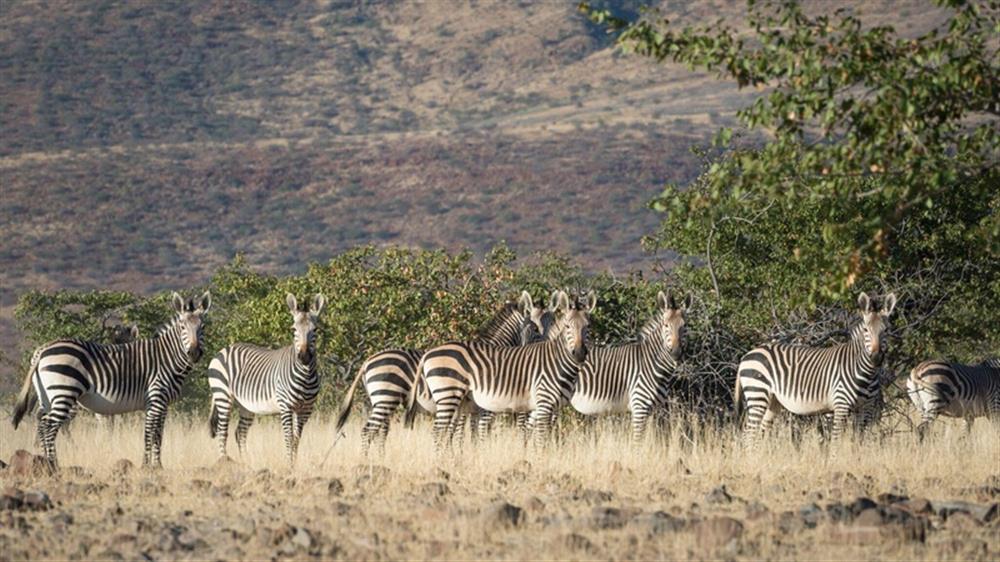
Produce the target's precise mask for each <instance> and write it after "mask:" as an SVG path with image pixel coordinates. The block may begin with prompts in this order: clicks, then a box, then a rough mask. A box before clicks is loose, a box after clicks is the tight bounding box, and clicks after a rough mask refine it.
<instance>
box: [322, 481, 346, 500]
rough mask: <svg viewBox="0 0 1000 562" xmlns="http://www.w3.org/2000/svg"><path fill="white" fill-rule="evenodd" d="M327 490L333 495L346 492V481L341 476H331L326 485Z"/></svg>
mask: <svg viewBox="0 0 1000 562" xmlns="http://www.w3.org/2000/svg"><path fill="white" fill-rule="evenodd" d="M326 492H327V494H329V495H331V496H339V495H341V494H343V493H344V483H343V482H341V481H340V479H339V478H331V479H330V482H329V484H327V485H326Z"/></svg>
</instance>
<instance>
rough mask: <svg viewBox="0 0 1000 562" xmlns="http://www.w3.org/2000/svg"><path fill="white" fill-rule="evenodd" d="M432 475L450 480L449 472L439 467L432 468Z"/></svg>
mask: <svg viewBox="0 0 1000 562" xmlns="http://www.w3.org/2000/svg"><path fill="white" fill-rule="evenodd" d="M434 476H436V477H438V478H439V479H441V480H445V481H447V480H451V474H450V473H449V472H448V471H447V470H441V469H440V468H438V469H435V470H434Z"/></svg>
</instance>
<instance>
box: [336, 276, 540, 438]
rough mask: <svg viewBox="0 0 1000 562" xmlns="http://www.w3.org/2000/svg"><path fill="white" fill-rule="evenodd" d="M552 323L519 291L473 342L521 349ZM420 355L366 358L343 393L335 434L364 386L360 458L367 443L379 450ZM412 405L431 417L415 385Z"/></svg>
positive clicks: (406, 352) (484, 421)
mask: <svg viewBox="0 0 1000 562" xmlns="http://www.w3.org/2000/svg"><path fill="white" fill-rule="evenodd" d="M553 321H554V315H553V313H552V312H551V310H549V309H546V308H545V307H543V306H540V305H536V304H535V303H534V302H533V301H532V298H531V295H530V294H529V293H528V292H527V291H522V292H521V296H520V298H519V299H518V301H517V303H516V304H515V303H507V304H505V305H504V306H503V308H501V309H500V311H499V312H497V314H496V315H495V316H494V317H493V318H492V319H491V320H490V321H489V322H488V323H487V324H486V326H484V327H483V329H482V330H480V332H479V338H480V339H482V340H483V341H486V342H490V343H493V344H496V345H522V344H524V343H529V342H532V341H536V340H537V339H540V338H541V337H542V333H543V332H546V333H547V332H548V331H549V328H550V327H551V324H552V322H553ZM423 354H424V350H419V349H408V348H396V349H387V350H384V351H381V352H379V353H376V354H375V355H372V356H371V357H369V358H368V359H367V360H366V361H365V362H364V363H363V364H362V365H361V368H360V369H358V373H357V375H355V377H354V381H353V382H352V383H351V386H350V388H348V390H347V394H346V397H345V402H344V404H343V405H342V406H341V408H340V413H339V415H338V416H337V429H336V431H337V433H339V432H340V431H341V429H343V427H344V425H345V424H346V423H347V419H348V417H349V416H350V413H351V406H352V404H353V402H354V395H355V389H356V388H357V386H358V383H359V382H361V381H364V389H365V393H366V394H367V395H368V400H369V402H370V404H371V411H370V413H369V415H368V420H367V422H366V423H365V425H364V427H363V428H362V430H361V439H362V447H363V449H364V452H365V454H367V453H368V449H369V447H370V446H371V444H372V443H373V442H376V441H377V442H378V444H379V446H380V448H381V447H384V446H385V439H386V436H387V435H388V433H389V420H390V419H391V417H392V414H393V413H394V412H395V411H396V409H397V408H399V406H400V405H401V404H402V403H403V401H404V400H405V399H406V397H407V396H408V395H409V393H410V388H411V387H412V386H413V381H414V380H415V378H416V372H417V365H418V364H419V362H420V358H421V357H422V356H423ZM418 392H419V394H418V400H419V403H420V404H421V406H422V407H423V408H425V409H426V410H427V411H429V412H430V413H433V412H434V402H433V400H431V399H430V393H428V392H427V390H426V386H425V385H424V384H423V383H422V381H421V383H420V388H419V389H418ZM491 419H492V417H491V416H488V415H487V416H480V418H479V425H480V426H481V427H482V426H487V427H488V425H489V421H491Z"/></svg>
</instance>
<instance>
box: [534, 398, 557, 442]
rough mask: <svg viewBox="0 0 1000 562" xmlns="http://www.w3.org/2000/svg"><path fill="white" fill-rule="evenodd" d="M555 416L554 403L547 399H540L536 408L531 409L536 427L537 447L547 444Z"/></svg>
mask: <svg viewBox="0 0 1000 562" xmlns="http://www.w3.org/2000/svg"><path fill="white" fill-rule="evenodd" d="M553 418H554V413H553V404H552V403H551V402H549V401H547V400H542V401H539V403H538V405H537V406H535V409H534V410H532V411H531V425H532V427H533V428H534V434H535V446H536V447H541V446H543V445H545V442H546V441H547V440H548V438H549V428H550V427H551V426H552V420H553Z"/></svg>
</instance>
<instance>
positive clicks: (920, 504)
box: [899, 498, 934, 514]
mask: <svg viewBox="0 0 1000 562" xmlns="http://www.w3.org/2000/svg"><path fill="white" fill-rule="evenodd" d="M899 506H900V507H902V508H903V509H906V510H907V511H909V512H910V513H915V514H924V513H933V512H934V508H933V507H932V506H931V502H930V501H929V500H927V498H910V499H908V500H905V501H902V502H900V503H899Z"/></svg>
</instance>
